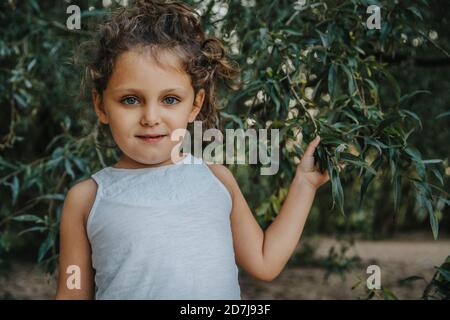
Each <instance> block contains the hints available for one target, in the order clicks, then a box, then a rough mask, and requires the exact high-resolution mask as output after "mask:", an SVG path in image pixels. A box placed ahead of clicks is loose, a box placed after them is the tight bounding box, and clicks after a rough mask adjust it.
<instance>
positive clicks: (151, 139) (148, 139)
mask: <svg viewBox="0 0 450 320" xmlns="http://www.w3.org/2000/svg"><path fill="white" fill-rule="evenodd" d="M166 136H167V135H161V136H137V137H138V138H139V139H141V140H142V141H144V142H158V141H160V140H162V139H163V138H164V137H166Z"/></svg>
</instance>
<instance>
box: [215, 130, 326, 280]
mask: <svg viewBox="0 0 450 320" xmlns="http://www.w3.org/2000/svg"><path fill="white" fill-rule="evenodd" d="M319 141H320V138H316V139H315V140H313V141H312V142H311V143H310V144H309V146H308V148H307V150H306V151H305V154H304V156H303V158H302V160H301V161H300V164H299V165H298V166H297V171H296V175H295V177H294V179H293V181H292V183H291V186H290V188H289V192H288V194H287V197H286V199H285V201H284V204H283V206H282V208H281V210H280V212H279V213H278V215H277V217H276V218H275V220H274V221H273V222H272V223H271V225H270V226H269V227H268V228H267V230H266V231H265V232H264V231H263V230H262V229H261V227H260V226H259V224H258V222H257V221H256V220H255V218H254V216H253V214H252V212H251V210H250V208H249V207H248V204H247V202H246V200H245V198H244V196H243V194H242V192H241V190H240V188H239V186H238V184H237V182H236V180H235V179H234V177H233V174H232V173H231V172H230V171H229V170H228V169H227V168H226V167H224V166H221V165H212V166H211V168H212V170H213V172H214V173H215V174H216V176H217V177H218V178H219V179H220V180H221V181H222V182H223V183H224V184H225V186H226V187H227V188H228V189H229V191H230V193H231V195H232V198H233V209H232V212H231V228H232V233H233V245H234V251H235V256H236V260H237V263H238V264H239V265H240V266H241V267H242V268H243V269H244V270H245V271H247V272H248V273H249V274H251V275H252V276H254V277H256V278H258V279H261V280H265V281H271V280H273V279H274V278H276V277H277V276H278V274H279V273H280V272H281V271H282V270H283V268H284V266H285V265H286V263H287V262H288V260H289V258H290V257H291V255H292V253H293V251H294V249H295V248H296V246H297V244H298V242H299V239H300V236H301V234H302V231H303V227H304V226H305V222H306V218H307V217H308V214H309V211H310V209H311V206H312V203H313V200H314V196H315V193H316V190H317V188H318V187H319V186H321V185H322V184H324V183H325V182H326V181H328V180H329V177H328V173H326V172H325V173H324V174H321V173H319V172H318V171H316V170H315V168H314V157H313V154H314V150H315V148H316V147H317V145H318V144H319Z"/></svg>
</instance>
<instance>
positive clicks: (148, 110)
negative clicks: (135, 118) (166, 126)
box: [141, 104, 161, 126]
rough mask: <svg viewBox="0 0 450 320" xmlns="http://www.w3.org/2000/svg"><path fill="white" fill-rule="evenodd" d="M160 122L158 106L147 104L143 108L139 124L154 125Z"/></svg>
mask: <svg viewBox="0 0 450 320" xmlns="http://www.w3.org/2000/svg"><path fill="white" fill-rule="evenodd" d="M160 122H161V118H160V110H159V106H158V105H156V104H154V105H147V106H145V107H144V108H143V114H142V118H141V124H142V125H143V126H154V125H156V124H159V123H160Z"/></svg>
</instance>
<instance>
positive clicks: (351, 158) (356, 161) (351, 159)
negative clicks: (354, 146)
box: [338, 152, 377, 174]
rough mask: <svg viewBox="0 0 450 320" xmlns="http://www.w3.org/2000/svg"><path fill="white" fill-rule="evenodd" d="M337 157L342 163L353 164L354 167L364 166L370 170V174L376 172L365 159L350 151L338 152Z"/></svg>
mask: <svg viewBox="0 0 450 320" xmlns="http://www.w3.org/2000/svg"><path fill="white" fill-rule="evenodd" d="M338 159H339V160H340V161H342V162H344V163H347V164H350V165H354V166H356V167H361V168H365V169H367V170H368V171H370V172H371V173H372V174H376V173H377V172H376V171H375V170H374V169H373V168H372V167H371V166H370V165H369V164H368V163H367V162H366V161H365V160H363V159H361V158H359V157H357V156H355V155H353V154H351V153H348V152H342V153H339V154H338Z"/></svg>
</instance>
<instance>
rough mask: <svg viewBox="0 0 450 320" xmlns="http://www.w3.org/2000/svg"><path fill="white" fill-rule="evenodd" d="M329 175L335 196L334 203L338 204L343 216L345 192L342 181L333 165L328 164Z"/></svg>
mask: <svg viewBox="0 0 450 320" xmlns="http://www.w3.org/2000/svg"><path fill="white" fill-rule="evenodd" d="M328 174H329V175H330V179H331V191H332V196H333V203H337V205H338V207H339V210H340V211H341V213H342V214H343V215H345V213H344V191H343V190H342V184H341V179H340V178H339V174H338V172H337V170H336V168H334V167H333V164H331V163H329V164H328Z"/></svg>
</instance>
